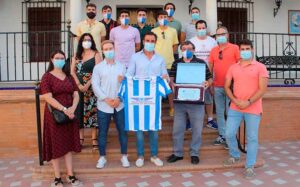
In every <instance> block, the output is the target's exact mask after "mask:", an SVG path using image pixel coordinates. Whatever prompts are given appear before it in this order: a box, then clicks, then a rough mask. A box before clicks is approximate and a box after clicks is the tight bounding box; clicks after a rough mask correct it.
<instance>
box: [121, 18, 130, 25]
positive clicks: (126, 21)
mask: <svg viewBox="0 0 300 187" xmlns="http://www.w3.org/2000/svg"><path fill="white" fill-rule="evenodd" d="M120 21H121V24H122V25H128V24H129V18H121V19H120Z"/></svg>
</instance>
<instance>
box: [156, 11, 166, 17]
mask: <svg viewBox="0 0 300 187" xmlns="http://www.w3.org/2000/svg"><path fill="white" fill-rule="evenodd" d="M160 15H164V16H167V15H168V12H166V11H164V10H160V11H158V12H157V17H159V16H160Z"/></svg>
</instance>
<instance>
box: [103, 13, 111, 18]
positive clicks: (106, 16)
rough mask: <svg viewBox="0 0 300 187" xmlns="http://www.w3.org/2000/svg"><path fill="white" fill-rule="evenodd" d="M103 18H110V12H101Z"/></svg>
mask: <svg viewBox="0 0 300 187" xmlns="http://www.w3.org/2000/svg"><path fill="white" fill-rule="evenodd" d="M103 18H105V19H110V18H111V13H106V14H103Z"/></svg>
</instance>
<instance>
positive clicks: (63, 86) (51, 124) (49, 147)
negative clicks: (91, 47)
mask: <svg viewBox="0 0 300 187" xmlns="http://www.w3.org/2000/svg"><path fill="white" fill-rule="evenodd" d="M74 91H77V85H76V83H75V80H74V79H73V77H71V76H70V77H66V78H65V79H64V80H60V79H59V78H57V77H55V76H54V75H52V74H51V73H45V74H44V75H43V78H42V81H41V94H45V93H52V95H53V98H54V99H56V100H57V101H58V102H59V103H61V104H62V105H63V106H65V107H70V106H72V103H73V93H74ZM78 123H79V121H78V120H74V121H73V122H72V123H69V124H63V125H57V124H56V123H55V121H54V119H53V116H52V114H51V113H50V111H49V109H48V107H47V104H46V106H45V112H44V131H43V160H44V161H50V160H52V159H56V158H60V157H62V156H64V155H65V154H67V153H68V152H72V151H73V152H80V151H81V146H80V140H79V127H78Z"/></svg>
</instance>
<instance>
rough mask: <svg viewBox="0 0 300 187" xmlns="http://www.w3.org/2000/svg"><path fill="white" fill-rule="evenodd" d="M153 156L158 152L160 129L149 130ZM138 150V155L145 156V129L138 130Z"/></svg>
mask: <svg viewBox="0 0 300 187" xmlns="http://www.w3.org/2000/svg"><path fill="white" fill-rule="evenodd" d="M147 132H148V139H149V147H150V154H151V157H154V156H157V154H158V131H147ZM135 135H136V150H137V155H138V157H144V154H145V152H144V131H136V132H135Z"/></svg>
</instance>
